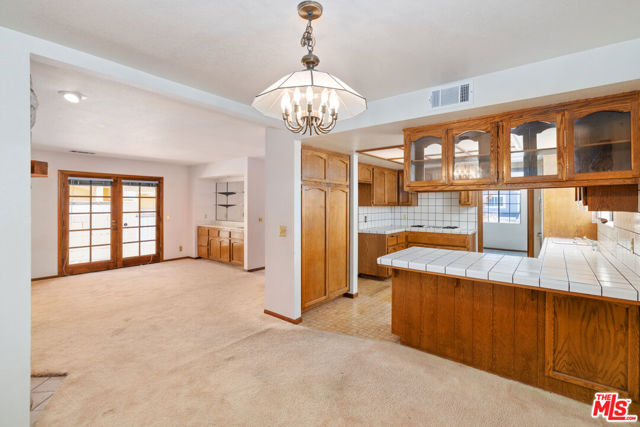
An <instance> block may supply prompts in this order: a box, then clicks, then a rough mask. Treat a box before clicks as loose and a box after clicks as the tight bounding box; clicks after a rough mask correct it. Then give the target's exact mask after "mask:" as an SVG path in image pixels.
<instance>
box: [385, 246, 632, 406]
mask: <svg viewBox="0 0 640 427" xmlns="http://www.w3.org/2000/svg"><path fill="white" fill-rule="evenodd" d="M596 249H598V247H597V246H596V245H595V244H593V245H592V242H590V241H584V240H581V239H557V238H547V239H545V241H544V244H543V247H542V249H541V252H540V255H539V257H538V258H526V257H515V256H508V255H506V256H503V255H496V254H483V253H477V252H467V251H453V250H443V249H435V248H422V247H412V248H408V249H405V250H402V251H398V252H395V253H392V254H388V255H384V256H382V257H380V258H379V259H378V263H379V264H380V265H381V266H384V267H385V268H390V269H392V270H393V282H392V325H391V329H392V332H393V333H394V334H395V335H398V336H399V337H400V340H401V342H402V343H403V344H405V345H408V346H411V347H415V348H418V349H420V350H423V351H426V352H429V353H432V354H435V355H438V356H441V357H445V358H448V359H452V360H455V361H458V362H460V363H464V364H467V365H469V366H472V367H476V368H479V369H482V370H485V371H489V372H492V373H495V374H498V375H501V376H504V377H507V378H511V379H514V380H517V381H520V382H523V383H526V384H529V385H532V386H535V387H539V388H542V389H545V390H548V391H552V392H555V393H559V394H562V395H565V396H568V397H571V398H574V399H577V400H580V401H583V402H587V403H590V402H591V401H592V400H593V393H594V392H595V391H614V392H618V393H619V394H620V396H621V397H626V398H631V399H632V400H633V402H634V403H633V406H635V408H634V410H636V411H637V409H638V407H639V406H640V405H638V402H639V399H640V384H639V371H638V368H639V366H640V359H639V354H638V350H639V317H638V313H639V312H638V305H639V304H640V303H639V299H638V295H639V293H638V290H639V289H640V276H638V275H637V274H636V273H635V272H634V271H632V270H631V269H630V268H628V267H627V266H626V265H624V264H623V263H622V262H620V261H619V260H618V259H617V258H616V257H615V256H613V255H612V254H611V253H609V252H607V251H606V250H605V249H600V250H596Z"/></svg>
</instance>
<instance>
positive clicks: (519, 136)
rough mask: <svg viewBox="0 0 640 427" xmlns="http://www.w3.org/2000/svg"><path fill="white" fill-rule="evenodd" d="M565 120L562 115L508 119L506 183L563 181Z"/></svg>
mask: <svg viewBox="0 0 640 427" xmlns="http://www.w3.org/2000/svg"><path fill="white" fill-rule="evenodd" d="M562 117H563V116H562V113H560V112H551V113H543V114H536V113H534V114H527V115H524V116H519V117H514V118H511V119H507V120H505V123H504V125H505V126H504V138H503V147H504V157H503V161H504V181H505V182H540V181H547V180H561V179H562V178H563V176H564V173H563V166H564V161H563V157H564V156H563V154H564V144H563V135H564V127H563V122H564V121H563V118H562Z"/></svg>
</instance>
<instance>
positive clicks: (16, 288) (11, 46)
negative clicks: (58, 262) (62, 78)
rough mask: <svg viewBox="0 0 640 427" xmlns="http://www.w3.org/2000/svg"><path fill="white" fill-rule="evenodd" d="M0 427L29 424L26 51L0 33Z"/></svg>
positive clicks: (28, 174) (27, 107) (29, 322)
mask: <svg viewBox="0 0 640 427" xmlns="http://www.w3.org/2000/svg"><path fill="white" fill-rule="evenodd" d="M0 52H2V54H0V192H1V193H2V202H0V235H1V236H2V243H0V426H28V425H29V388H30V387H29V374H30V366H31V364H30V360H31V357H30V356H31V355H30V352H31V348H30V345H31V335H30V334H31V286H30V282H29V279H30V274H29V264H30V258H31V241H30V239H29V233H30V230H29V227H30V222H31V218H30V216H31V215H30V206H29V205H30V198H29V184H30V180H31V178H30V172H29V160H30V147H29V144H30V141H29V137H30V135H29V52H28V51H27V50H25V49H24V48H23V47H22V46H20V44H19V42H18V40H15V38H14V37H8V36H6V35H3V34H2V33H0Z"/></svg>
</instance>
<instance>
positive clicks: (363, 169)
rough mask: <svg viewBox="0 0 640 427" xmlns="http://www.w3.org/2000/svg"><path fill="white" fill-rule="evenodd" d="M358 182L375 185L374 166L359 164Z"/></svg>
mask: <svg viewBox="0 0 640 427" xmlns="http://www.w3.org/2000/svg"><path fill="white" fill-rule="evenodd" d="M358 182H362V183H365V184H371V183H373V166H371V165H367V164H366V163H358Z"/></svg>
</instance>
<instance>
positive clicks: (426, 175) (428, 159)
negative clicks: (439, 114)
mask: <svg viewBox="0 0 640 427" xmlns="http://www.w3.org/2000/svg"><path fill="white" fill-rule="evenodd" d="M443 141H444V131H443V130H441V129H435V130H433V131H431V132H429V131H427V132H421V133H419V134H414V135H411V134H407V135H406V143H405V144H406V145H405V159H406V158H407V157H408V165H406V166H408V168H409V177H408V178H409V186H410V185H411V183H418V182H419V183H421V184H434V185H437V184H444V183H446V164H445V157H446V151H445V149H444V143H443ZM407 150H408V153H407ZM407 154H408V156H407ZM405 163H407V162H405Z"/></svg>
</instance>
